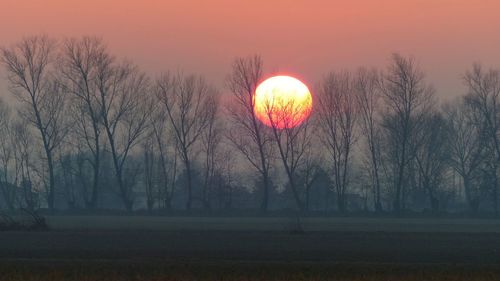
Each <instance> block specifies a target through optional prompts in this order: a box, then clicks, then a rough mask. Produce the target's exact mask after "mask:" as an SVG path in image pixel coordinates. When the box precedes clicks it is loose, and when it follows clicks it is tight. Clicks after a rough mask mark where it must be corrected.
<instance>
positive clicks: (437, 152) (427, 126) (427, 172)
mask: <svg viewBox="0 0 500 281" xmlns="http://www.w3.org/2000/svg"><path fill="white" fill-rule="evenodd" d="M449 136H450V135H449V128H448V127H447V123H446V122H445V119H444V118H443V116H442V115H441V113H439V112H434V113H429V115H426V117H425V120H424V125H423V126H422V128H421V129H420V130H419V131H418V132H417V135H416V137H417V139H418V140H417V142H418V144H417V146H418V148H417V153H416V156H415V160H416V167H417V169H418V176H419V181H420V183H421V185H422V187H423V188H424V190H425V191H426V192H427V195H428V196H429V201H430V203H431V209H432V211H433V212H434V213H437V212H438V211H439V210H440V208H441V207H442V206H441V205H440V203H441V202H440V194H441V193H443V188H444V185H445V180H446V173H447V172H448V167H449V166H448V163H449V159H450V146H449V143H450V139H449Z"/></svg>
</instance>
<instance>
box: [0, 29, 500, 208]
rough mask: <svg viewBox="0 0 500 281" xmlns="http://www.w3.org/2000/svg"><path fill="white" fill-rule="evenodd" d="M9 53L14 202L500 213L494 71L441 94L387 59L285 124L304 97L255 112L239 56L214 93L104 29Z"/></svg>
mask: <svg viewBox="0 0 500 281" xmlns="http://www.w3.org/2000/svg"><path fill="white" fill-rule="evenodd" d="M0 61H1V63H2V64H3V67H4V70H5V71H4V74H5V77H6V81H7V83H8V88H9V91H10V93H11V94H12V96H14V97H15V98H16V99H15V101H10V102H7V101H6V99H3V100H2V101H1V102H0V131H1V132H0V138H1V139H0V197H1V200H0V204H1V207H2V208H5V209H11V210H15V209H18V208H26V209H30V210H35V209H38V208H48V209H50V210H54V209H113V208H119V209H125V210H127V211H132V210H134V209H137V208H144V209H147V210H149V211H150V212H153V211H155V210H167V211H168V210H172V209H174V208H179V209H186V210H191V209H193V208H198V209H200V208H201V209H206V210H212V209H237V208H248V209H254V210H260V211H262V212H266V211H268V210H270V209H276V208H291V209H297V210H300V211H308V210H334V211H338V212H341V213H343V212H348V211H352V210H358V209H362V210H364V211H372V212H376V213H382V212H394V213H402V212H405V211H408V210H413V211H422V210H429V211H431V212H433V213H438V212H445V211H450V210H455V211H459V212H471V213H477V212H479V211H485V212H493V213H494V214H497V213H498V174H499V173H498V170H499V164H500V72H499V70H497V69H484V68H483V67H482V66H481V65H479V64H474V65H473V66H472V67H471V68H470V69H469V70H466V71H465V72H464V74H463V77H462V83H463V85H464V93H465V94H464V95H463V96H461V97H459V98H457V99H455V100H453V101H451V102H446V103H442V102H440V101H439V100H438V99H437V97H436V93H435V90H434V88H433V87H432V86H431V84H430V83H429V82H428V80H427V78H426V77H425V75H424V73H423V71H422V70H421V69H420V68H419V67H418V65H417V64H416V63H415V60H414V59H413V58H411V57H405V56H402V55H400V54H394V55H392V57H391V59H390V62H389V64H388V65H387V66H386V67H385V68H382V69H376V68H363V67H361V68H359V69H357V70H354V71H347V70H346V71H336V72H331V73H328V74H327V75H325V76H324V77H323V78H322V79H320V81H318V83H317V84H316V85H315V86H314V87H312V89H311V90H312V91H311V92H312V94H313V110H312V113H311V116H310V117H309V118H308V119H306V120H305V121H304V122H302V123H300V124H298V125H296V124H290V125H289V126H284V128H282V126H281V125H282V124H286V123H287V122H289V120H291V119H293V118H289V117H290V115H293V114H300V112H301V111H300V106H301V105H300V104H299V105H297V104H288V105H279V106H278V105H277V104H272V103H270V104H267V105H266V110H267V112H268V115H269V117H270V119H272V118H271V116H273V118H275V119H276V118H278V119H280V120H270V121H271V122H270V123H271V126H266V125H264V124H263V123H262V122H261V121H259V120H258V119H257V117H256V115H255V112H254V100H253V94H254V92H255V90H256V88H257V86H258V84H259V83H260V82H262V80H263V78H265V77H266V76H267V75H266V74H264V70H263V69H264V68H263V60H262V59H261V57H260V56H249V57H242V58H237V59H235V60H234V62H233V63H232V65H231V66H230V70H229V71H228V75H227V78H226V80H225V85H224V86H223V87H221V88H220V89H217V88H216V87H215V86H214V85H212V84H211V83H209V82H208V81H207V80H206V79H205V78H203V76H200V75H196V74H186V73H184V72H180V71H178V72H164V73H162V74H160V75H157V76H155V77H152V76H150V75H147V74H146V73H145V72H143V71H142V70H141V69H140V68H139V67H138V66H137V65H135V64H134V63H133V62H131V61H129V60H125V59H119V58H116V57H115V56H113V55H112V54H111V53H110V52H109V50H108V48H107V47H106V44H105V43H104V42H103V41H102V39H99V38H95V37H81V38H68V39H64V40H58V41H56V40H54V39H52V38H49V37H47V36H43V35H42V36H31V37H26V38H24V39H22V40H20V41H19V42H17V43H16V44H13V45H11V46H6V47H2V48H1V49H0ZM271 113H272V114H271ZM278 124H280V126H278ZM295 125H296V126H295ZM327 197H328V198H329V199H325V198H327ZM276 198H280V200H281V201H280V202H281V203H279V204H278V203H276V202H277V200H276ZM321 200H326V201H325V204H322V203H321V204H320V203H318V202H320V201H321ZM321 202H322V201H321Z"/></svg>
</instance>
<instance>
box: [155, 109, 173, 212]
mask: <svg viewBox="0 0 500 281" xmlns="http://www.w3.org/2000/svg"><path fill="white" fill-rule="evenodd" d="M153 112H154V113H153V115H152V124H151V137H152V138H153V140H154V143H153V144H152V145H153V148H154V147H156V154H157V163H156V166H157V167H156V169H155V170H156V171H157V173H158V176H157V177H158V182H159V183H158V184H159V185H160V187H159V190H158V192H159V199H160V200H161V202H162V203H163V207H164V208H166V209H168V210H169V209H171V208H172V199H173V196H174V192H175V186H176V181H177V170H178V166H179V163H178V161H177V160H178V158H179V150H178V147H177V138H176V137H175V136H174V134H173V133H172V131H171V128H170V127H169V120H168V119H167V118H168V117H167V114H166V112H165V110H164V109H163V106H162V105H161V104H157V105H156V106H155V110H154V111H153Z"/></svg>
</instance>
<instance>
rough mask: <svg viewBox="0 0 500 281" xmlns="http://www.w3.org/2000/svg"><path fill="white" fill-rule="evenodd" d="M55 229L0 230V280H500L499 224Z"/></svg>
mask: <svg viewBox="0 0 500 281" xmlns="http://www.w3.org/2000/svg"><path fill="white" fill-rule="evenodd" d="M48 223H49V226H50V228H51V230H50V231H43V232H0V274H1V276H3V277H4V278H1V279H0V280H56V281H57V280H89V281H93V280H222V279H225V280H238V278H240V279H239V280H499V279H500V223H499V222H497V221H496V220H465V219H402V218H398V219H390V218H384V219H381V218H378V219H377V218H369V219H367V218H308V219H301V220H300V225H301V226H302V227H303V230H304V231H303V232H302V231H299V228H298V227H297V220H296V219H292V218H181V217H177V218H172V217H140V216H131V217H127V216H115V217H90V216H89V217H85V216H54V217H48ZM7 276H8V277H7ZM403 276H404V278H403ZM464 276H465V277H467V276H468V278H465V279H461V278H463V277H464ZM236 277H238V278H236ZM16 278H18V279H16ZM19 278H20V279H19ZM44 278H45V279H44ZM446 278H447V279H446Z"/></svg>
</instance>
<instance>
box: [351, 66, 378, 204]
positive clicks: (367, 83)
mask: <svg viewBox="0 0 500 281" xmlns="http://www.w3.org/2000/svg"><path fill="white" fill-rule="evenodd" d="M379 79H380V74H379V73H378V71H377V70H367V69H360V70H359V71H358V73H357V77H356V82H355V83H356V85H355V88H356V93H357V95H356V98H357V107H358V110H359V123H360V129H361V134H362V135H364V137H365V139H366V143H367V147H368V163H369V164H368V167H369V169H368V170H369V171H370V173H369V174H370V176H371V181H372V183H371V185H372V190H373V194H374V199H375V200H374V201H375V202H374V205H375V211H376V212H381V211H382V210H383V208H382V200H381V180H380V177H381V175H380V169H381V156H380V149H381V143H380V142H381V132H380V112H379V110H380V99H381V97H382V93H381V91H380V87H379Z"/></svg>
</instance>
